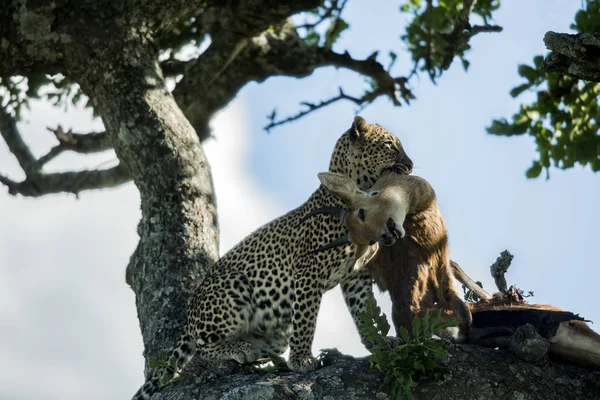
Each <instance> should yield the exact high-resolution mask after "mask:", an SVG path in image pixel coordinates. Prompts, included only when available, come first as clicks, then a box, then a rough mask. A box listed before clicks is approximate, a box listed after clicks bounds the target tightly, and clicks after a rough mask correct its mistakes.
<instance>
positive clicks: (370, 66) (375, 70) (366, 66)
mask: <svg viewBox="0 0 600 400" xmlns="http://www.w3.org/2000/svg"><path fill="white" fill-rule="evenodd" d="M317 57H318V59H319V60H321V61H320V62H319V65H318V66H334V67H337V68H345V69H349V70H351V71H354V72H357V73H359V74H361V75H363V76H367V77H369V78H371V79H373V82H374V83H375V89H373V90H370V91H367V92H366V93H365V94H363V95H362V96H361V97H356V96H350V95H347V94H346V93H344V90H343V89H342V88H341V87H340V88H339V93H338V95H337V96H334V97H331V98H329V99H326V100H322V101H320V102H319V103H312V102H307V101H305V102H302V103H300V104H302V105H303V106H305V107H307V109H305V110H302V111H300V112H298V113H297V114H295V115H292V116H289V117H286V118H283V119H280V120H276V119H275V117H276V113H275V112H273V113H271V114H270V116H269V117H268V119H269V121H270V122H269V123H268V124H267V125H266V126H265V127H264V129H265V130H266V131H267V132H269V131H270V130H271V129H273V128H275V127H277V126H280V125H284V124H287V123H289V122H292V121H296V120H298V119H300V118H302V117H304V116H306V115H307V114H310V113H312V112H313V111H316V110H318V109H321V108H323V107H326V106H328V105H330V104H333V103H335V102H337V101H340V100H349V101H352V102H353V103H355V104H356V105H358V106H360V107H365V106H366V105H368V104H370V103H372V102H373V101H374V100H375V99H376V98H378V97H379V96H387V97H388V98H389V99H390V100H391V101H392V103H393V104H394V105H395V106H400V105H401V104H402V103H401V101H400V98H399V96H400V97H401V98H402V100H404V102H405V103H407V104H409V103H410V100H413V99H414V98H415V96H414V95H413V93H412V91H411V90H410V89H409V88H408V87H407V85H406V84H407V82H408V79H407V78H405V77H396V78H394V77H392V76H391V75H390V74H389V72H388V71H386V70H385V68H384V67H383V65H381V63H379V62H378V61H377V53H376V52H375V53H373V54H371V55H370V56H369V57H367V58H365V59H364V60H356V59H354V58H352V56H350V54H349V53H348V52H344V53H342V54H340V53H336V52H334V51H331V50H329V49H323V48H319V49H318V50H317Z"/></svg>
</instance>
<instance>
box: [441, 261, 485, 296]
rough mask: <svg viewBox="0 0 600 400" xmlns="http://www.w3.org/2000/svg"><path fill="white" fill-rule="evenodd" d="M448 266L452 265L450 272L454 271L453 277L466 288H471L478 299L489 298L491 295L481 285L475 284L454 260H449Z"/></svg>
mask: <svg viewBox="0 0 600 400" xmlns="http://www.w3.org/2000/svg"><path fill="white" fill-rule="evenodd" d="M450 266H451V267H452V272H453V273H454V277H455V278H456V279H457V280H458V281H459V282H460V283H462V284H463V285H465V287H467V289H469V290H471V291H472V292H473V293H475V294H476V295H477V296H478V297H479V298H480V299H491V298H492V295H491V294H489V293H488V292H487V291H486V290H484V289H483V288H482V287H481V286H479V285H478V284H477V282H475V281H474V280H473V279H471V277H470V276H469V275H467V274H466V273H465V271H463V269H462V268H461V267H460V265H458V263H457V262H455V261H450Z"/></svg>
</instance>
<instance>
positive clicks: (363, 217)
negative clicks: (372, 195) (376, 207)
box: [358, 208, 365, 221]
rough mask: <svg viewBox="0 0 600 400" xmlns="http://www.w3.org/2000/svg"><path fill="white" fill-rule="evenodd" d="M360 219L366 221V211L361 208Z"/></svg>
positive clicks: (359, 211)
mask: <svg viewBox="0 0 600 400" xmlns="http://www.w3.org/2000/svg"><path fill="white" fill-rule="evenodd" d="M358 218H360V219H361V221H364V220H365V210H364V209H363V208H361V209H360V210H358Z"/></svg>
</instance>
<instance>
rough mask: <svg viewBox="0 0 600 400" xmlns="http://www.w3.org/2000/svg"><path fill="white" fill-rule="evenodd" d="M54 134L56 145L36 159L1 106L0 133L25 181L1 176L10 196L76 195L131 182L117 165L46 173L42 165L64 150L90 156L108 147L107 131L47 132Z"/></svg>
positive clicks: (0, 178)
mask: <svg viewBox="0 0 600 400" xmlns="http://www.w3.org/2000/svg"><path fill="white" fill-rule="evenodd" d="M49 130H50V131H51V132H53V133H54V135H55V136H56V139H57V140H58V142H59V144H58V145H57V146H55V147H53V148H52V149H51V150H50V151H49V152H48V153H47V154H46V155H44V156H43V157H41V158H40V159H36V158H35V156H34V155H33V154H32V152H31V150H30V149H29V147H28V146H27V144H25V142H24V141H23V138H22V136H21V133H20V132H19V129H18V127H17V123H16V121H15V119H14V118H13V117H12V116H11V115H10V113H9V112H8V111H7V110H6V109H5V108H4V107H0V134H1V135H2V137H3V138H4V140H5V142H6V144H7V145H8V149H9V150H10V152H11V153H13V154H14V156H15V157H16V159H17V161H18V162H19V165H20V166H21V168H22V169H23V171H24V172H25V176H26V178H25V180H24V181H22V182H16V181H13V180H12V179H9V178H8V177H6V176H3V175H0V183H2V184H4V185H5V186H7V187H8V193H9V194H11V195H17V194H20V195H22V196H30V197H38V196H42V195H45V194H50V193H60V192H68V193H75V194H78V193H79V192H81V191H83V190H90V189H101V188H109V187H114V186H118V185H121V184H123V183H125V182H128V181H129V180H131V178H130V176H129V173H128V172H127V170H126V169H125V168H124V167H123V166H121V165H118V166H116V167H114V168H110V169H103V170H83V171H73V172H60V173H51V174H46V173H44V172H42V168H43V166H44V165H45V164H46V163H48V162H49V161H50V160H52V159H53V158H55V157H56V156H58V155H59V154H61V153H62V152H63V151H65V150H72V151H76V152H78V153H92V152H98V151H103V150H108V149H110V148H111V144H110V140H109V137H108V135H107V134H106V132H92V133H89V134H80V133H73V132H71V131H70V130H69V131H68V132H65V131H64V130H63V129H62V127H60V126H59V127H58V128H56V129H49Z"/></svg>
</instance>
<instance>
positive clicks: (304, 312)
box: [288, 266, 323, 372]
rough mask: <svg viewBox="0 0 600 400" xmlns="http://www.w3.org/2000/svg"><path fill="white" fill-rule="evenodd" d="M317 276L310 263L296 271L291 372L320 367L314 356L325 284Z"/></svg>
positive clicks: (289, 363)
mask: <svg viewBox="0 0 600 400" xmlns="http://www.w3.org/2000/svg"><path fill="white" fill-rule="evenodd" d="M317 276H318V275H317V274H316V272H315V271H314V270H313V269H312V267H310V266H299V267H298V268H296V271H295V273H294V282H295V290H294V293H295V298H294V316H293V323H292V326H293V331H292V337H291V338H290V357H289V359H288V368H289V369H291V370H292V371H298V372H305V371H312V370H314V369H316V368H317V366H318V362H317V360H316V359H315V358H314V357H313V355H312V342H313V339H314V336H315V326H316V325H317V314H318V312H319V307H320V305H321V298H322V297H323V287H322V285H321V282H319V281H318V280H316V277H317Z"/></svg>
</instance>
